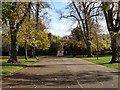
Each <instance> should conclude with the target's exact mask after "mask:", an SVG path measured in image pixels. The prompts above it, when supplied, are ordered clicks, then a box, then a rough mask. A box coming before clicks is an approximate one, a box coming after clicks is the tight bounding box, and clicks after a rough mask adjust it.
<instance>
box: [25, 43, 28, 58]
mask: <svg viewBox="0 0 120 90" xmlns="http://www.w3.org/2000/svg"><path fill="white" fill-rule="evenodd" d="M25 59H26V60H28V58H27V43H26V42H25Z"/></svg>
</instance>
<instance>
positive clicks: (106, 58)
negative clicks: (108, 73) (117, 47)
mask: <svg viewBox="0 0 120 90" xmlns="http://www.w3.org/2000/svg"><path fill="white" fill-rule="evenodd" d="M82 59H84V60H87V61H90V62H93V63H96V64H100V65H104V66H107V67H110V68H114V69H120V67H119V65H118V64H119V63H112V64H109V62H110V60H111V56H101V57H99V58H98V60H97V57H91V58H82Z"/></svg>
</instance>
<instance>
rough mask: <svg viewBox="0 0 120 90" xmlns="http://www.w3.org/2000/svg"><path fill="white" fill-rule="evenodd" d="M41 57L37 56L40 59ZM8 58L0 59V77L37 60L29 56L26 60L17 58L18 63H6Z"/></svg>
mask: <svg viewBox="0 0 120 90" xmlns="http://www.w3.org/2000/svg"><path fill="white" fill-rule="evenodd" d="M41 59H42V58H39V60H41ZM7 60H8V59H1V60H0V63H1V64H0V67H1V71H0V72H1V73H0V78H3V77H5V76H8V75H10V74H12V73H14V72H16V71H17V70H20V69H22V68H23V67H25V66H27V65H31V64H33V63H34V62H36V61H37V60H36V59H34V58H29V59H28V60H25V59H23V58H18V63H7Z"/></svg>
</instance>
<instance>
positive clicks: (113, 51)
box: [110, 35, 117, 63]
mask: <svg viewBox="0 0 120 90" xmlns="http://www.w3.org/2000/svg"><path fill="white" fill-rule="evenodd" d="M111 48H112V59H111V61H110V63H115V62H116V60H117V57H116V56H117V46H116V35H113V36H111Z"/></svg>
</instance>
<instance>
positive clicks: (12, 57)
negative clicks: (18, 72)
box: [7, 32, 17, 63]
mask: <svg viewBox="0 0 120 90" xmlns="http://www.w3.org/2000/svg"><path fill="white" fill-rule="evenodd" d="M16 36H17V32H13V33H11V50H10V58H9V60H8V61H7V63H16V62H17V50H16V41H17V39H16Z"/></svg>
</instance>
